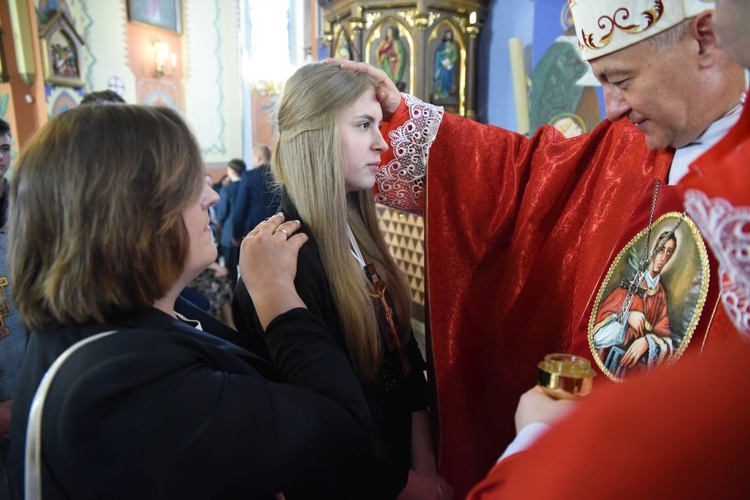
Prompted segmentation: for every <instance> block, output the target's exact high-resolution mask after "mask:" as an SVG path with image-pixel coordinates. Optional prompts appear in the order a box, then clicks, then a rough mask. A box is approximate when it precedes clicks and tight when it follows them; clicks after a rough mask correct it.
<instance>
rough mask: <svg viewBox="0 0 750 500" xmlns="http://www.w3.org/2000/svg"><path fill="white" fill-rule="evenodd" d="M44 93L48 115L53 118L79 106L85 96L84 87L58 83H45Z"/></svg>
mask: <svg viewBox="0 0 750 500" xmlns="http://www.w3.org/2000/svg"><path fill="white" fill-rule="evenodd" d="M44 94H45V97H46V100H47V116H49V117H50V118H52V117H53V116H56V115H59V114H60V113H62V112H63V111H67V110H69V109H71V108H75V107H76V106H78V103H79V102H80V101H81V98H82V97H83V89H80V88H79V89H74V88H71V87H63V86H58V85H45V86H44Z"/></svg>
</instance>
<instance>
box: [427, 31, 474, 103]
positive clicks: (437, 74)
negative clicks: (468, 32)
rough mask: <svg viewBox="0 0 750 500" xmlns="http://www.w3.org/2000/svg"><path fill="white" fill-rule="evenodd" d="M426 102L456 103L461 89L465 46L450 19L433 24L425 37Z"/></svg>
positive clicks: (464, 68) (458, 101) (464, 67)
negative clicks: (427, 87) (427, 76)
mask: <svg viewBox="0 0 750 500" xmlns="http://www.w3.org/2000/svg"><path fill="white" fill-rule="evenodd" d="M427 55H428V58H427V71H428V73H429V78H428V82H429V89H430V102H431V103H433V104H438V105H441V106H449V107H453V106H458V105H459V103H460V101H461V94H462V92H463V91H464V89H463V88H462V85H461V82H464V81H465V75H464V73H465V71H466V62H465V60H466V49H465V47H464V46H463V40H462V37H461V36H460V35H459V30H458V29H457V28H456V27H455V26H454V25H453V24H452V23H451V22H450V21H442V22H440V23H438V24H437V25H435V27H434V28H433V29H432V31H431V32H430V36H429V38H428V41H427Z"/></svg>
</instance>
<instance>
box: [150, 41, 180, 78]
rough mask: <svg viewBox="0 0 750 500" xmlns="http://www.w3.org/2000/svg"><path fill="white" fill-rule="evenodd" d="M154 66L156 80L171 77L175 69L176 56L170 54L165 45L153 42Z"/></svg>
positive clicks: (167, 46)
mask: <svg viewBox="0 0 750 500" xmlns="http://www.w3.org/2000/svg"><path fill="white" fill-rule="evenodd" d="M154 64H155V66H156V77H157V78H161V77H163V76H172V75H173V74H174V70H175V68H176V67H177V54H174V53H170V52H169V45H167V44H166V43H164V42H154Z"/></svg>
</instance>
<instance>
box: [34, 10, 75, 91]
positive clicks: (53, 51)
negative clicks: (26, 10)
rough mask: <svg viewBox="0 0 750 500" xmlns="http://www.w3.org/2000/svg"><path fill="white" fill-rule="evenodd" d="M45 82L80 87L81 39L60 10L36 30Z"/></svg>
mask: <svg viewBox="0 0 750 500" xmlns="http://www.w3.org/2000/svg"><path fill="white" fill-rule="evenodd" d="M39 37H40V40H41V49H42V67H43V70H44V81H45V82H47V83H50V84H56V85H67V86H72V87H83V85H84V82H83V77H82V75H81V48H82V47H83V39H82V38H81V37H80V36H79V35H78V33H77V32H76V30H75V28H74V27H73V24H72V23H71V22H70V20H69V19H68V17H67V15H66V14H65V13H64V12H63V11H57V12H56V13H55V14H54V15H53V16H52V17H51V18H50V19H49V21H48V22H47V24H45V25H44V26H42V28H41V29H40V31H39Z"/></svg>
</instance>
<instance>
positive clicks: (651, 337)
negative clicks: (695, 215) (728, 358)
mask: <svg viewBox="0 0 750 500" xmlns="http://www.w3.org/2000/svg"><path fill="white" fill-rule="evenodd" d="M708 265H709V264H708V255H707V253H706V247H705V244H704V243H703V239H702V238H701V236H700V233H699V232H698V229H697V227H696V226H695V224H694V223H693V221H692V220H691V219H690V218H689V217H687V216H685V215H684V214H680V213H677V212H669V213H667V214H664V215H663V216H661V217H660V218H659V219H657V220H656V221H655V222H654V224H653V226H652V228H651V230H650V231H649V230H648V228H646V229H644V230H643V231H641V232H640V233H639V234H638V235H636V236H635V238H633V239H632V240H631V241H630V242H629V243H628V244H627V245H626V246H625V248H623V249H622V251H621V252H620V253H619V254H618V255H617V257H616V258H615V260H614V261H613V263H612V266H611V267H610V269H609V272H608V273H607V275H606V277H605V279H604V282H603V284H602V285H601V288H600V289H599V293H598V295H597V297H596V302H595V304H594V308H593V310H592V313H591V317H590V319H589V325H588V340H589V347H590V348H591V352H592V354H593V357H594V361H596V363H597V364H598V365H599V367H600V368H601V369H602V372H603V373H604V374H605V375H607V376H608V377H609V378H611V379H613V380H615V381H621V380H623V379H627V378H629V377H631V376H633V375H635V374H637V373H640V372H643V371H648V370H650V369H652V368H654V367H656V366H659V365H662V364H671V363H674V362H675V361H677V359H679V358H680V356H682V354H683V352H684V351H685V349H686V348H687V346H688V344H689V342H690V340H691V338H692V335H693V332H694V331H695V328H696V326H697V325H698V319H699V318H700V315H701V312H702V311H703V307H704V305H705V302H706V295H707V293H708V283H709V279H710V272H709V267H708Z"/></svg>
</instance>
